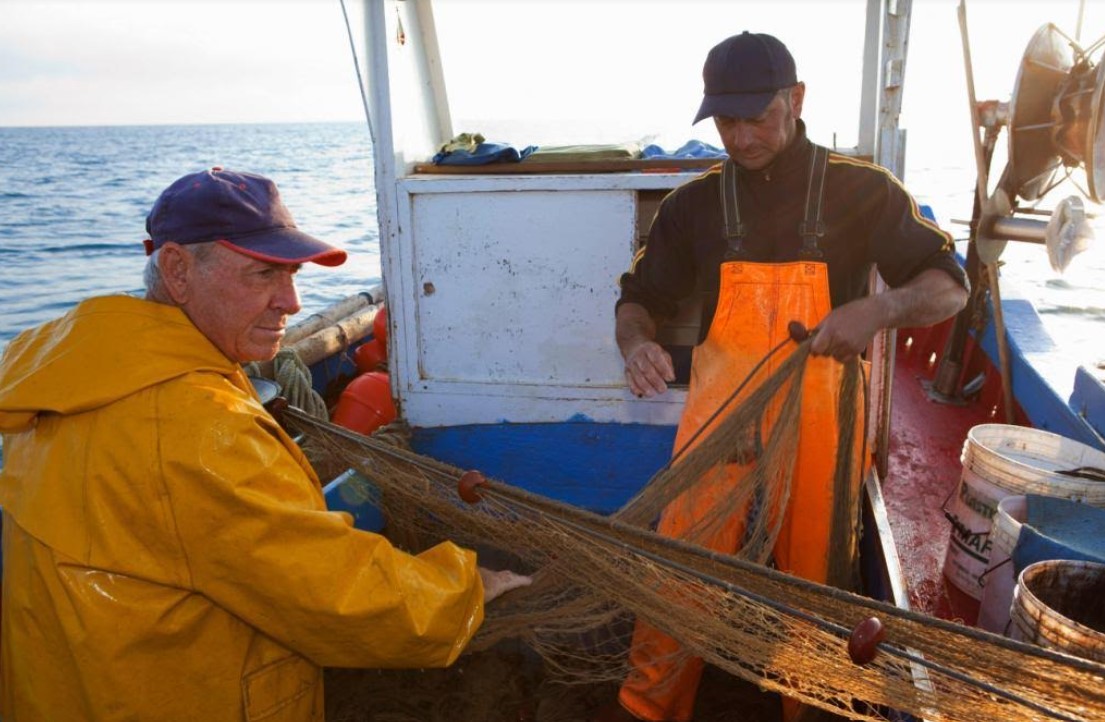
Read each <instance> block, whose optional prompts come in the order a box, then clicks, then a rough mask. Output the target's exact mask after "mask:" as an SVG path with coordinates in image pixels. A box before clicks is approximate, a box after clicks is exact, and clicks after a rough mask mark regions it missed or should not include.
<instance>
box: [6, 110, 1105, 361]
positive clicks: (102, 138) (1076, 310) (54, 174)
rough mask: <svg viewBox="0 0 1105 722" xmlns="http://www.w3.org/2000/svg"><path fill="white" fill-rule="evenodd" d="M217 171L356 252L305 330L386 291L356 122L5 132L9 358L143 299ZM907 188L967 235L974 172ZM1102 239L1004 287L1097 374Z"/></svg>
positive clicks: (1013, 252) (1021, 257) (935, 169)
mask: <svg viewBox="0 0 1105 722" xmlns="http://www.w3.org/2000/svg"><path fill="white" fill-rule="evenodd" d="M966 160H967V162H969V161H970V159H966ZM215 165H221V166H223V167H226V168H232V169H237V170H249V171H254V172H258V173H261V174H263V175H267V176H269V177H270V178H272V179H273V180H275V181H276V184H277V186H278V187H279V188H280V190H281V193H282V194H283V196H284V200H285V202H286V203H287V205H288V207H289V208H290V209H291V211H292V214H293V215H294V216H295V219H296V221H297V223H298V225H299V227H300V228H301V229H303V230H305V231H307V232H308V233H311V234H313V235H316V236H318V237H320V238H323V239H325V240H327V241H329V242H331V243H334V244H335V245H338V246H341V247H343V248H345V249H346V250H347V251H348V252H349V254H350V260H349V261H348V262H347V263H346V264H345V265H344V266H342V267H340V268H338V269H328V268H322V267H319V266H314V265H313V264H308V266H307V267H305V268H304V269H303V271H302V272H301V274H300V276H299V280H300V293H301V296H302V301H303V311H302V312H301V314H300V318H302V317H304V316H306V315H307V314H309V313H311V312H313V311H317V310H320V309H322V308H323V307H325V306H326V305H327V304H328V303H330V302H332V301H333V300H336V299H339V298H343V297H345V296H348V295H350V294H353V293H356V292H358V291H361V290H364V289H365V288H368V287H369V286H372V285H374V284H376V283H378V282H379V280H380V256H379V239H378V235H377V230H376V197H375V191H374V188H373V181H372V171H373V169H372V156H371V150H370V141H369V137H368V131H367V129H366V128H365V126H364V125H363V124H361V123H312V124H258V125H187V126H147V127H124V126H111V127H87V128H81V127H67V128H0V347H3V346H4V345H6V344H7V342H8V341H9V340H11V338H12V337H13V336H14V335H15V334H16V333H18V332H19V331H21V330H23V329H25V328H28V327H31V326H34V325H37V324H39V323H41V322H43V321H47V320H49V319H51V318H54V317H55V316H58V315H60V314H62V313H64V312H65V311H66V310H67V309H69V308H71V307H72V306H73V305H75V304H76V303H77V302H78V301H79V300H81V299H83V298H85V297H87V296H90V295H95V294H104V293H118V292H131V293H139V292H141V289H142V268H143V265H144V262H145V255H144V251H143V248H142V239H143V238H145V228H144V223H145V217H146V213H147V212H148V211H149V208H150V205H151V204H152V202H153V200H154V199H155V198H156V196H157V194H158V193H159V192H160V191H161V190H162V189H163V188H164V187H165V186H167V185H168V184H169V183H171V182H172V181H173V180H175V179H176V178H178V177H179V176H181V175H183V174H185V173H189V172H192V171H196V170H202V169H204V168H208V167H211V166H215ZM907 184H908V185H909V187H910V188H911V189H912V190H913V192H914V193H915V194H916V195H917V196H918V198H919V200H921V202H923V203H929V204H931V205H932V206H933V207H934V208H935V209H936V210H937V217H938V218H939V219H940V220H941V222H942V223H943V224H944V225H945V227H947V228H948V230H949V231H951V232H952V234H953V235H955V236H956V237H957V238H959V237H962V236H964V235H965V233H966V230H965V228H964V227H963V226H959V225H952V224H951V219H962V218H967V217H969V215H970V198H971V195H970V194H971V187H972V184H973V176H972V175H971V171H970V169H969V168H966V169H965V168H964V165H963V164H962V163H958V164H957V163H952V164H941V163H939V162H935V161H933V162H930V164H929V165H928V166H922V167H918V166H917V164H916V163H912V164H911V165H910V166H909V167H908V168H907ZM1098 233H1099V236H1101V238H1100V240H1099V241H1098V243H1097V244H1096V245H1095V246H1094V247H1093V248H1092V249H1091V250H1090V251H1088V252H1086V253H1084V254H1082V255H1081V256H1078V257H1076V258H1075V260H1074V262H1073V263H1072V265H1071V268H1070V269H1068V270H1067V272H1066V273H1065V274H1063V275H1059V274H1057V273H1055V272H1053V271H1052V270H1051V268H1050V266H1049V265H1048V262H1047V257H1046V254H1045V252H1044V249H1043V248H1042V247H1041V246H1031V245H1025V244H1020V245H1018V244H1010V246H1009V248H1008V249H1007V251H1006V253H1005V255H1004V256H1003V260H1004V261H1005V267H1004V269H1003V278H1007V279H1009V280H1011V281H1012V282H1014V283H1016V284H1017V285H1018V286H1020V287H1021V289H1022V291H1023V292H1024V293H1025V295H1027V296H1028V297H1029V298H1031V299H1032V300H1033V302H1034V303H1035V304H1036V306H1037V309H1038V310H1039V311H1040V313H1041V315H1042V317H1043V320H1044V323H1045V326H1046V327H1047V328H1048V330H1049V332H1050V333H1051V334H1052V336H1053V337H1054V338H1055V339H1056V340H1057V341H1058V342H1059V343H1060V344H1061V345H1062V346H1063V347H1064V348H1067V349H1070V350H1071V353H1072V354H1074V355H1076V356H1077V358H1078V360H1079V361H1080V362H1082V363H1084V364H1086V365H1087V366H1090V367H1091V368H1092V367H1094V366H1098V365H1099V364H1101V363H1102V362H1105V334H1103V333H1102V331H1103V329H1105V326H1102V321H1103V320H1105V283H1103V282H1102V280H1101V279H1103V278H1105V230H1102V231H1099V232H1098Z"/></svg>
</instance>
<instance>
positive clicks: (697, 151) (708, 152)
mask: <svg viewBox="0 0 1105 722" xmlns="http://www.w3.org/2000/svg"><path fill="white" fill-rule="evenodd" d="M641 157H642V158H728V157H729V154H728V153H726V152H725V149H724V148H717V147H714V146H712V145H710V144H709V143H703V142H702V141H701V140H689V141H687V142H686V143H684V144H683V145H682V146H680V147H679V149H678V150H674V151H671V152H668V151H666V150H664V149H663V148H661V147H660V146H658V145H655V144H653V145H646V146H645V147H644V148H642V149H641Z"/></svg>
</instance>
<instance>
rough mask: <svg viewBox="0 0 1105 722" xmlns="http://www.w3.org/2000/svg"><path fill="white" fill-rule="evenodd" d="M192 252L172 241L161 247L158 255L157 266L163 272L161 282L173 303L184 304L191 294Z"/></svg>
mask: <svg viewBox="0 0 1105 722" xmlns="http://www.w3.org/2000/svg"><path fill="white" fill-rule="evenodd" d="M194 262H195V261H194V260H193V258H192V254H191V253H189V252H188V251H186V250H184V249H183V248H182V247H181V246H180V245H179V244H177V243H173V242H172V241H169V242H167V243H166V244H165V245H163V246H162V247H161V253H160V254H158V257H157V268H158V270H159V271H160V272H161V282H162V284H164V286H165V290H166V292H168V294H169V298H171V299H172V301H173V303H175V304H176V305H178V306H183V305H184V304H185V303H187V302H188V299H189V297H190V296H191V277H192V265H193V263H194Z"/></svg>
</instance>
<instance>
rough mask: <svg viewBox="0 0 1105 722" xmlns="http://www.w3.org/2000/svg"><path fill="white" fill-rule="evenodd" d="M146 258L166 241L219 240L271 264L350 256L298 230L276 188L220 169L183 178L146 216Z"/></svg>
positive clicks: (328, 261) (336, 262) (335, 262)
mask: <svg viewBox="0 0 1105 722" xmlns="http://www.w3.org/2000/svg"><path fill="white" fill-rule="evenodd" d="M146 232H147V233H148V234H149V236H150V237H149V238H148V239H147V240H146V241H145V245H146V255H150V254H151V253H153V252H154V251H155V250H157V249H159V248H161V246H163V245H164V244H165V243H168V242H170V241H171V242H174V243H179V244H181V245H187V244H191V243H210V242H217V243H220V244H222V245H224V246H226V247H228V248H231V249H232V250H235V251H237V252H238V253H242V254H244V255H247V256H250V257H251V258H256V259H258V260H261V261H267V262H269V263H293V264H294V263H308V262H310V263H318V264H320V265H323V266H340V265H341V264H342V263H345V259H346V253H345V251H343V250H342V249H340V248H337V247H335V246H331V245H330V244H329V243H324V242H323V241H320V240H318V239H317V238H314V237H312V236H309V235H307V234H306V233H304V232H303V231H300V230H299V229H298V228H296V225H295V221H294V220H292V214H291V212H290V211H289V210H288V209H287V207H286V206H285V205H284V202H283V201H281V200H280V192H279V191H277V189H276V184H275V183H273V182H272V181H271V180H269V179H268V178H265V177H263V176H259V175H256V174H254V173H242V172H236V171H231V170H225V169H223V168H219V167H215V168H212V169H211V170H205V171H201V172H199V173H191V174H189V175H186V176H184V177H183V178H179V179H177V180H176V181H174V182H173V184H172V185H170V186H169V187H168V188H166V189H165V190H164V191H162V193H161V195H160V196H158V198H157V200H156V201H155V202H154V204H153V208H152V209H151V210H150V214H149V215H148V216H147V217H146Z"/></svg>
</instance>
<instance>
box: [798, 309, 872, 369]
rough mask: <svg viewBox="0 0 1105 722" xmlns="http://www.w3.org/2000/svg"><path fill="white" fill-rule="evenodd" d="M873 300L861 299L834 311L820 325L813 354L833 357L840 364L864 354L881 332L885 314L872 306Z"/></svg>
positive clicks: (811, 345)
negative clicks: (877, 333) (868, 345)
mask: <svg viewBox="0 0 1105 722" xmlns="http://www.w3.org/2000/svg"><path fill="white" fill-rule="evenodd" d="M874 298H875V297H868V298H861V299H858V300H856V301H852V302H851V303H846V304H844V305H843V306H840V307H838V308H834V309H833V310H832V312H831V313H830V314H829V315H828V316H826V317H825V318H824V319H823V320H822V321H821V323H819V324H817V329H816V333H815V334H814V336H813V341H811V342H810V353H811V354H813V355H814V356H832V357H833V358H835V359H836V360H837V361H847V360H848V359H850V358H852V357H853V356H858V355H859V354H861V353H863V351H864V350H865V349H866V348H867V344H869V343H871V339H872V338H874V336H875V333H876V332H877V331H878V330H879V329H880V328H882V319H883V314H882V313H881V311H880V309H879V308H878V305H877V304H875V303H872V301H873V300H874Z"/></svg>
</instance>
